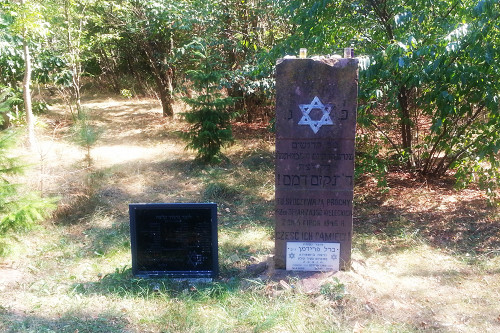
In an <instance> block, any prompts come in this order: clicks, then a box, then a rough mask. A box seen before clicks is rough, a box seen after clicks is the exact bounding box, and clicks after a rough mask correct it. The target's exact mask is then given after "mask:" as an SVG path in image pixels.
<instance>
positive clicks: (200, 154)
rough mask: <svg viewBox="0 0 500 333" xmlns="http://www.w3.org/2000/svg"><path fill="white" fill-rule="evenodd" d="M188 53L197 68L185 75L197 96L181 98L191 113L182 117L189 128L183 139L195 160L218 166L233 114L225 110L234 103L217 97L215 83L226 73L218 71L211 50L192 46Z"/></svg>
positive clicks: (199, 44)
mask: <svg viewBox="0 0 500 333" xmlns="http://www.w3.org/2000/svg"><path fill="white" fill-rule="evenodd" d="M191 52H192V55H193V61H194V62H195V63H196V64H197V66H198V68H197V69H194V70H190V71H188V72H187V74H188V77H189V78H190V79H191V80H192V83H193V87H194V88H195V89H196V90H197V92H198V96H196V97H193V98H184V101H185V102H186V103H187V104H188V105H189V106H190V107H191V111H189V112H187V113H184V117H185V119H186V121H187V122H188V123H189V124H190V128H189V131H188V132H186V133H184V134H183V136H184V138H185V139H186V140H188V141H189V143H188V146H187V147H188V148H190V149H193V150H196V151H197V159H198V160H200V161H201V162H203V163H218V162H220V161H221V157H222V154H221V149H222V148H223V147H224V146H227V145H228V144H230V143H231V142H232V141H233V135H232V132H231V124H230V120H231V118H232V117H234V116H235V114H234V112H230V111H229V107H230V106H232V105H233V104H234V102H235V99H234V98H231V97H225V96H223V95H222V94H221V93H220V89H221V87H220V84H219V82H220V81H221V80H222V79H223V78H224V77H225V76H226V72H225V71H224V70H223V69H222V68H221V67H220V58H219V57H218V56H217V54H216V49H215V46H214V45H209V44H207V43H205V42H201V41H200V42H194V43H193V44H192V45H191Z"/></svg>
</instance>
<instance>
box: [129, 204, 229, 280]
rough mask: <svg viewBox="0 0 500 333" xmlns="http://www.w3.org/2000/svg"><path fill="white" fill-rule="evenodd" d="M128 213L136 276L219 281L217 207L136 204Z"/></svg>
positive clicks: (208, 205) (133, 270) (209, 205)
mask: <svg viewBox="0 0 500 333" xmlns="http://www.w3.org/2000/svg"><path fill="white" fill-rule="evenodd" d="M129 213H130V236H131V237H130V243H131V249H132V273H133V274H134V275H135V276H138V277H168V278H175V279H178V278H180V279H214V278H216V277H217V275H218V272H219V263H218V246H217V204H215V203H150V204H137V203H134V204H130V205H129Z"/></svg>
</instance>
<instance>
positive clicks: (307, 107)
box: [298, 96, 333, 134]
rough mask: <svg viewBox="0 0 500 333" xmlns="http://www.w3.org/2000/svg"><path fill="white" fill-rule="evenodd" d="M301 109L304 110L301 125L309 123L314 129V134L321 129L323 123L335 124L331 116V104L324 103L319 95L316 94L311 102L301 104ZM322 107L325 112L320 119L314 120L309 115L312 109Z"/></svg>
mask: <svg viewBox="0 0 500 333" xmlns="http://www.w3.org/2000/svg"><path fill="white" fill-rule="evenodd" d="M299 108H300V111H302V118H301V119H300V120H299V123H298V124H299V125H309V126H310V127H311V129H312V130H313V132H314V134H316V133H318V131H319V129H320V128H321V126H323V125H333V121H332V118H330V112H331V111H332V105H331V104H326V105H325V104H323V103H321V101H320V100H319V98H318V96H315V97H314V99H313V100H312V102H311V103H310V104H299ZM314 109H320V110H321V112H323V115H322V116H321V119H320V120H313V119H311V116H310V115H309V114H310V113H311V111H312V110H314Z"/></svg>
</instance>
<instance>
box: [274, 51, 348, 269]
mask: <svg viewBox="0 0 500 333" xmlns="http://www.w3.org/2000/svg"><path fill="white" fill-rule="evenodd" d="M357 79H358V71H357V60H356V59H284V60H281V61H280V62H279V63H278V65H277V68H276V90H277V91H276V179H275V181H276V183H275V185H276V207H275V208H276V211H275V216H276V235H275V265H276V267H277V268H284V267H286V244H287V242H321V243H329V242H331V243H340V244H341V253H340V267H341V269H344V268H346V267H347V266H348V265H349V262H350V256H351V237H352V198H353V194H352V193H353V177H354V138H355V132H356V108H357V102H356V100H357V89H358V88H357V87H358V86H357Z"/></svg>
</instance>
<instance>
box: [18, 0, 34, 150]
mask: <svg viewBox="0 0 500 333" xmlns="http://www.w3.org/2000/svg"><path fill="white" fill-rule="evenodd" d="M24 4H25V0H21V5H24ZM26 39H27V32H26V28H23V53H24V79H23V99H24V110H25V112H26V125H27V126H28V143H29V147H30V149H33V148H34V147H35V142H36V139H35V117H34V116H33V108H32V106H31V89H30V85H31V57H30V49H29V47H28V41H27V40H26Z"/></svg>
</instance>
